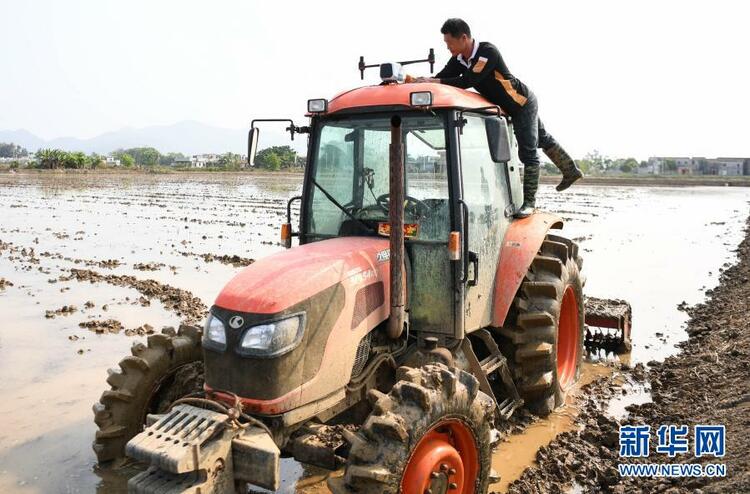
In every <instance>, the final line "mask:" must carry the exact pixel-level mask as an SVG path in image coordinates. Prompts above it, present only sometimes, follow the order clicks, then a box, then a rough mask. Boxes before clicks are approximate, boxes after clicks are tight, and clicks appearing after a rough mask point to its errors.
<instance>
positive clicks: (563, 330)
mask: <svg viewBox="0 0 750 494" xmlns="http://www.w3.org/2000/svg"><path fill="white" fill-rule="evenodd" d="M582 264H583V261H582V260H581V258H580V257H579V255H578V245H577V244H576V243H575V242H573V241H571V240H569V239H567V238H565V237H560V236H557V235H551V234H550V235H547V237H546V238H545V240H544V242H543V243H542V246H541V248H540V250H539V252H538V254H537V255H536V257H535V258H534V260H533V262H532V264H531V267H530V268H529V271H528V273H527V275H526V277H525V278H524V280H523V282H522V283H521V286H520V288H519V290H518V293H517V295H516V299H515V300H514V302H513V309H512V312H511V314H510V315H509V321H511V323H513V322H515V324H514V325H513V326H510V327H506V328H503V329H502V330H501V333H502V335H503V337H504V341H503V342H502V343H503V344H502V345H501V347H502V348H503V349H504V351H505V352H506V355H507V356H508V360H509V361H510V366H511V368H512V370H513V374H514V380H515V382H516V387H517V388H518V391H519V393H520V395H521V397H522V398H523V399H524V401H525V402H526V406H527V408H528V409H529V410H530V411H531V412H533V413H535V414H537V415H541V416H545V415H548V414H549V413H550V412H551V411H552V410H554V409H555V408H557V407H559V406H562V405H563V404H564V403H565V396H566V394H567V391H568V390H569V389H570V387H571V386H572V385H573V384H574V383H575V382H576V381H577V380H578V377H579V374H580V369H581V362H582V360H583V354H584V349H583V342H584V312H583V283H582V276H581V273H580V269H581V265H582ZM513 318H515V319H513Z"/></svg>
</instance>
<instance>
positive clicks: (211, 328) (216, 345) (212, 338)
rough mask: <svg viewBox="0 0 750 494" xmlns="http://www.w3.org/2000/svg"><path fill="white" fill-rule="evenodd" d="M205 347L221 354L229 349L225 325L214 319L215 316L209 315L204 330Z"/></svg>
mask: <svg viewBox="0 0 750 494" xmlns="http://www.w3.org/2000/svg"><path fill="white" fill-rule="evenodd" d="M203 347H204V348H208V349H211V350H217V351H220V352H223V351H224V350H226V349H227V331H226V328H225V327H224V323H223V322H221V320H220V319H218V318H216V317H214V315H213V314H209V315H208V319H206V325H205V327H204V328H203Z"/></svg>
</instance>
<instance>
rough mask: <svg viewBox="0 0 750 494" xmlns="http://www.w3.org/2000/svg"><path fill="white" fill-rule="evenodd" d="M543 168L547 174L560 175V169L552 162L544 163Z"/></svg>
mask: <svg viewBox="0 0 750 494" xmlns="http://www.w3.org/2000/svg"><path fill="white" fill-rule="evenodd" d="M542 168H543V169H544V173H546V174H547V175H560V174H561V173H560V169H559V168H557V167H556V166H555V165H553V164H552V163H543V164H542Z"/></svg>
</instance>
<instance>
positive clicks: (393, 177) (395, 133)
mask: <svg viewBox="0 0 750 494" xmlns="http://www.w3.org/2000/svg"><path fill="white" fill-rule="evenodd" d="M389 180H390V191H389V192H390V196H389V197H390V201H389V203H390V207H389V208H388V221H389V222H390V227H391V235H390V242H391V244H390V248H391V315H390V318H389V319H388V336H390V337H391V338H399V337H400V336H401V333H402V332H403V330H404V318H405V317H404V273H403V267H404V149H403V143H402V142H401V117H399V116H397V115H396V116H393V117H391V146H390V174H389Z"/></svg>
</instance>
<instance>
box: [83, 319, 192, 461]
mask: <svg viewBox="0 0 750 494" xmlns="http://www.w3.org/2000/svg"><path fill="white" fill-rule="evenodd" d="M131 353H132V356H128V357H125V358H124V359H122V360H121V361H120V365H119V368H118V369H110V370H109V371H108V373H109V377H108V378H107V383H109V385H110V386H111V389H109V390H107V391H105V392H104V393H102V396H101V398H100V399H99V401H98V402H97V403H95V404H94V407H93V409H94V422H96V425H97V426H98V427H99V429H98V430H97V431H96V439H95V440H94V444H93V447H94V452H95V453H96V457H97V460H98V461H99V462H100V463H103V462H109V461H112V460H120V459H122V458H124V457H125V444H127V442H128V441H130V439H132V438H133V436H135V435H136V434H138V433H139V432H141V431H142V430H143V427H144V425H145V422H146V415H147V414H149V413H164V412H165V411H166V409H167V407H169V405H171V404H172V402H173V401H175V400H177V399H179V398H182V397H183V396H185V395H187V394H190V393H192V392H195V391H201V390H202V388H203V360H202V351H201V330H200V328H197V327H193V326H181V327H180V329H179V331H178V332H177V333H176V334H175V333H174V330H172V331H167V332H166V333H163V334H154V335H151V336H149V337H148V341H147V344H145V345H144V344H143V343H135V344H134V345H133V347H132V349H131Z"/></svg>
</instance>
